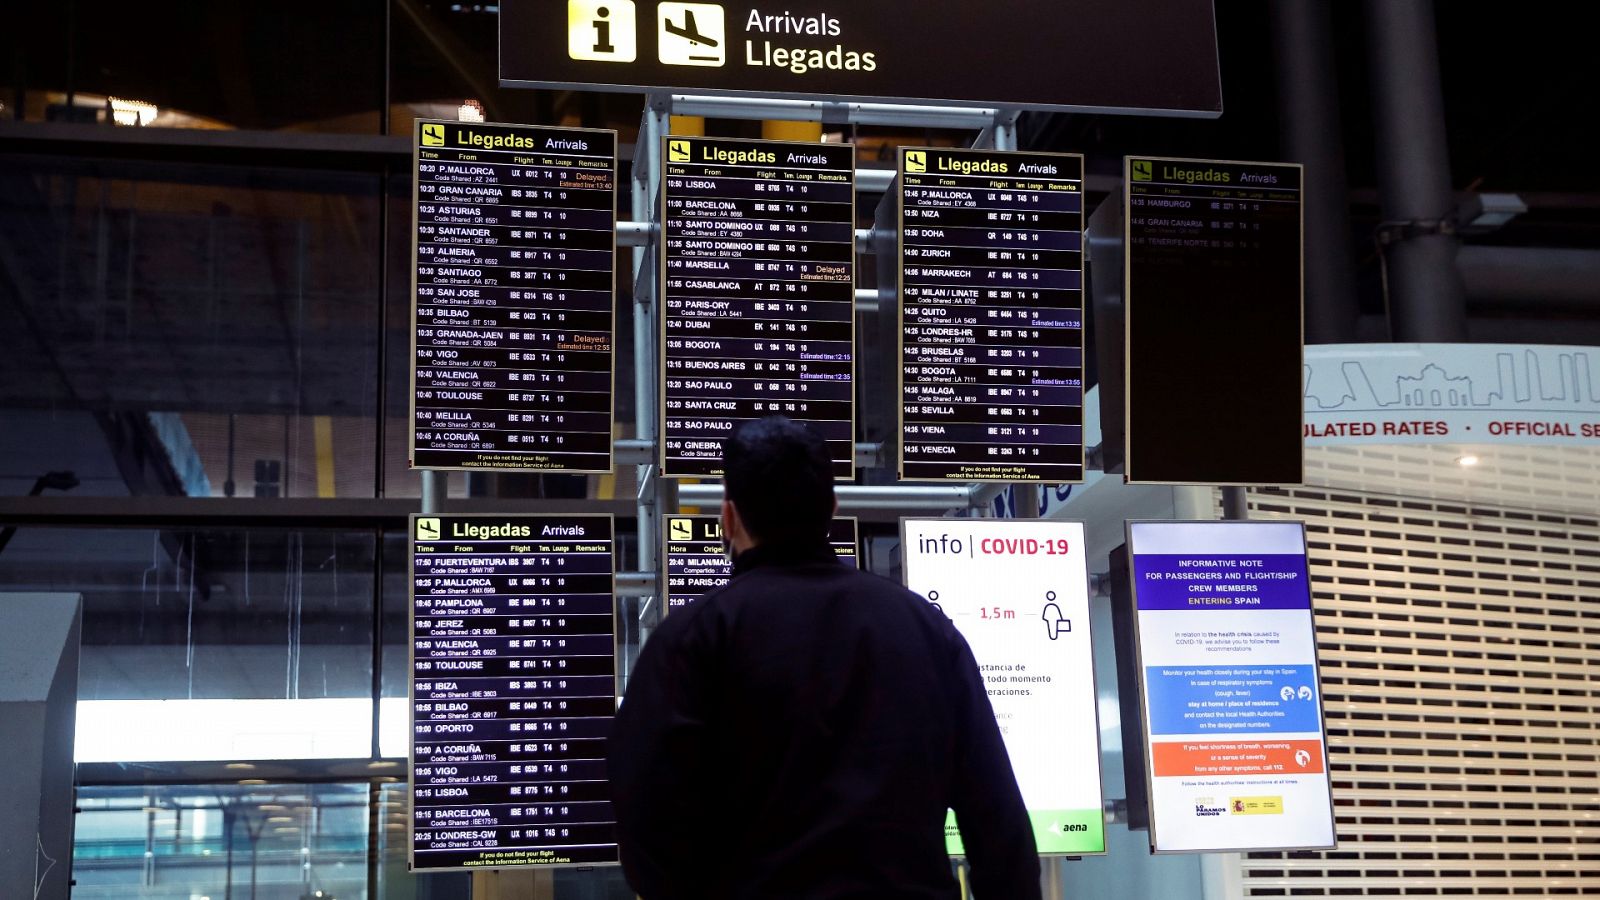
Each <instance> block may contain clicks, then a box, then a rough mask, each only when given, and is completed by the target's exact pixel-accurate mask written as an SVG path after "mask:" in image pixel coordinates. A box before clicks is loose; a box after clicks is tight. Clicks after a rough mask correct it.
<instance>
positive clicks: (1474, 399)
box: [1305, 345, 1600, 413]
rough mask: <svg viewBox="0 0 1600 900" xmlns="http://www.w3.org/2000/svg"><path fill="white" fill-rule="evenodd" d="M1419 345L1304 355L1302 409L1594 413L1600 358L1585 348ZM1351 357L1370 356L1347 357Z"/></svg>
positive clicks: (1599, 400) (1599, 393)
mask: <svg viewBox="0 0 1600 900" xmlns="http://www.w3.org/2000/svg"><path fill="white" fill-rule="evenodd" d="M1424 346H1425V345H1419V347H1418V349H1417V350H1415V351H1412V352H1407V351H1406V350H1404V349H1403V348H1401V347H1396V348H1395V349H1394V352H1393V353H1385V354H1382V355H1376V356H1374V355H1372V354H1371V353H1370V348H1368V347H1365V346H1363V347H1362V348H1361V351H1360V352H1358V353H1348V354H1347V353H1342V352H1340V349H1339V348H1338V347H1334V346H1330V347H1327V348H1325V357H1324V358H1321V359H1317V358H1310V357H1308V359H1307V360H1306V365H1305V383H1306V391H1305V397H1306V412H1308V413H1312V412H1344V413H1348V412H1387V411H1399V410H1428V409H1485V410H1489V409H1497V410H1519V411H1523V412H1539V411H1546V412H1572V411H1582V410H1589V409H1594V410H1600V384H1597V383H1596V380H1595V372H1596V371H1597V370H1600V361H1597V360H1595V359H1594V357H1596V356H1597V355H1600V353H1597V352H1596V351H1593V350H1590V349H1588V348H1583V347H1545V348H1537V349H1536V348H1532V347H1503V346H1502V347H1496V346H1494V345H1483V346H1478V347H1464V346H1459V345H1441V346H1432V347H1426V349H1423V347H1424ZM1317 349H1319V350H1321V349H1324V348H1317ZM1308 350H1311V348H1308ZM1491 353H1492V354H1493V366H1492V369H1491V367H1489V366H1488V363H1489V362H1490V360H1489V354H1491ZM1355 355H1360V356H1363V357H1368V358H1367V359H1366V360H1365V361H1363V360H1359V359H1351V358H1350V357H1351V356H1355ZM1419 362H1420V363H1422V364H1421V366H1420V368H1418V367H1417V366H1416V364H1417V363H1419ZM1368 365H1371V366H1372V367H1373V369H1374V370H1376V371H1375V372H1369V371H1368V368H1367V367H1368ZM1402 368H1403V369H1404V373H1401V372H1400V371H1397V370H1401V369H1402ZM1468 373H1470V374H1468ZM1380 386H1381V387H1380Z"/></svg>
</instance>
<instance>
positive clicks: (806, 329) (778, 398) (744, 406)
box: [661, 137, 856, 478]
mask: <svg viewBox="0 0 1600 900" xmlns="http://www.w3.org/2000/svg"><path fill="white" fill-rule="evenodd" d="M663 156H664V158H665V160H666V162H665V164H664V167H665V168H664V172H663V175H662V179H661V183H662V204H663V210H662V220H661V223H662V224H661V227H662V230H663V240H662V247H661V279H662V283H661V297H662V311H661V319H662V330H661V361H662V372H661V404H662V418H661V449H662V456H661V474H662V475H665V476H667V477H669V478H677V477H683V476H690V477H693V476H700V475H721V474H722V443H723V441H724V440H726V439H727V437H728V436H729V435H731V434H732V433H733V430H734V429H735V428H737V427H738V426H739V424H740V423H742V422H745V421H748V420H750V419H761V418H765V417H767V416H771V415H785V416H788V417H789V418H791V419H794V420H796V421H799V422H804V423H806V424H807V425H809V426H810V427H811V428H812V430H814V431H815V432H816V433H817V434H818V435H820V436H821V437H822V438H823V439H824V440H826V441H827V442H828V450H829V454H830V455H831V457H832V459H833V466H834V475H835V476H836V477H840V478H848V477H849V476H851V475H852V474H853V473H854V472H855V386H854V385H855V323H856V313H855V258H856V244H855V239H856V238H855V197H856V193H855V148H854V147H852V146H850V145H849V144H793V143H780V142H775V141H744V140H732V139H724V138H686V137H668V138H666V139H665V141H664V146H663Z"/></svg>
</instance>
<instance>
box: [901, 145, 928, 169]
mask: <svg viewBox="0 0 1600 900" xmlns="http://www.w3.org/2000/svg"><path fill="white" fill-rule="evenodd" d="M906 171H907V172H926V171H928V154H927V153H925V152H923V151H921V150H907V151H906Z"/></svg>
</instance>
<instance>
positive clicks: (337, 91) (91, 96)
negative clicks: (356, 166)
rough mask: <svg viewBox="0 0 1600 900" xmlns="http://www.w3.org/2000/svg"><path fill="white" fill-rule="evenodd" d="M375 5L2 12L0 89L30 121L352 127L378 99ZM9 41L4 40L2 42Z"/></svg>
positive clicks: (116, 6)
mask: <svg viewBox="0 0 1600 900" xmlns="http://www.w3.org/2000/svg"><path fill="white" fill-rule="evenodd" d="M382 12H383V8H382V5H381V4H379V3H372V2H345V3H325V2H315V0H279V2H275V3H271V4H260V3H195V2H190V0H144V2H140V3H123V2H118V0H74V2H72V3H37V4H26V5H22V6H18V7H17V8H16V9H15V10H14V11H12V12H10V13H8V21H7V23H6V24H7V27H6V29H5V30H4V31H0V49H9V50H11V51H12V52H11V54H8V55H6V56H5V58H6V59H7V63H6V65H5V69H4V70H0V80H5V81H7V82H9V83H10V86H11V87H12V89H13V90H12V92H11V93H10V94H9V95H8V96H7V97H6V98H5V101H6V103H7V104H8V105H10V104H12V103H14V102H16V101H15V99H14V98H15V97H16V93H17V91H19V90H20V91H22V92H23V94H24V96H23V98H22V99H23V101H24V102H23V107H24V111H25V117H26V118H27V119H29V120H32V121H44V120H48V121H58V122H59V121H69V122H85V123H101V124H106V123H115V124H118V125H125V126H134V125H140V126H147V127H157V128H162V127H165V128H203V129H224V128H249V129H292V130H296V131H325V132H328V131H332V132H360V133H368V134H373V133H376V132H377V131H378V129H379V118H378V111H379V109H380V108H381V106H382V104H383V42H384V18H383V15H382ZM7 45H11V46H7Z"/></svg>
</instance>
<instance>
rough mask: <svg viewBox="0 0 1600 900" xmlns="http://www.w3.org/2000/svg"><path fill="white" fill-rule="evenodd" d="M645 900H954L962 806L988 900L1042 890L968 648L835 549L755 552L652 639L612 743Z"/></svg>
mask: <svg viewBox="0 0 1600 900" xmlns="http://www.w3.org/2000/svg"><path fill="white" fill-rule="evenodd" d="M609 765H610V771H609V777H610V779H611V785H612V793H613V799H614V801H615V807H616V814H617V821H618V828H619V840H620V842H621V845H622V865H623V870H624V872H625V873H626V875H627V877H628V881H629V883H630V884H631V885H632V886H633V888H634V890H636V891H638V892H639V894H640V895H641V896H642V897H643V898H644V900H789V898H794V900H800V898H804V900H844V898H852V900H854V898H859V900H934V898H938V900H948V898H954V897H957V896H958V895H959V892H958V889H957V886H956V884H955V881H954V879H953V878H952V877H951V874H950V865H949V861H948V859H947V857H946V855H945V835H944V824H945V812H946V810H947V809H953V810H955V813H956V818H957V823H958V824H959V826H960V828H961V835H962V839H963V841H964V842H965V847H966V852H967V857H968V860H969V862H970V865H971V875H972V888H973V892H974V894H975V895H976V897H977V898H978V900H1032V898H1037V897H1039V896H1040V893H1039V862H1038V856H1037V854H1036V851H1035V847H1034V842H1033V831H1032V827H1031V826H1030V824H1029V821H1028V816H1027V813H1026V811H1025V810H1024V808H1023V805H1022V797H1021V794H1020V793H1019V792H1018V790H1017V784H1016V780H1015V777H1014V776H1013V775H1012V772H1011V762H1010V760H1009V758H1008V757H1007V756H1006V751H1005V746H1004V744H1003V743H1002V742H1001V738H1000V731H999V728H998V727H997V726H996V724H995V720H994V713H993V711H992V709H991V708H990V706H989V698H988V695H987V693H985V691H984V687H983V679H982V677H981V676H980V675H979V673H978V667H977V664H976V663H975V662H974V661H973V657H972V651H971V650H970V649H969V648H968V647H967V643H966V641H965V640H964V639H963V638H962V637H961V635H960V633H959V632H957V631H956V629H955V626H954V625H952V624H951V622H950V620H949V619H948V618H946V617H945V616H944V614H943V613H941V612H940V611H939V610H938V609H936V608H935V607H933V606H932V605H931V604H929V603H928V602H927V601H926V600H924V599H923V598H921V597H919V596H917V595H916V594H913V593H911V592H910V591H908V590H906V589H905V588H903V587H901V586H899V585H898V584H895V583H894V582H892V581H889V580H887V579H884V578H880V577H878V576H875V575H870V574H867V573H864V572H859V571H857V570H856V569H854V568H853V567H850V566H846V565H843V564H841V563H840V562H839V561H838V560H837V559H836V558H835V557H834V555H833V551H832V550H831V549H830V548H828V547H827V546H826V545H825V544H819V545H817V546H815V547H805V548H793V547H790V548H781V547H769V546H761V547H756V548H755V549H753V550H750V551H747V552H746V553H743V554H741V555H740V556H739V558H738V559H737V560H736V561H735V565H734V578H733V580H732V582H730V583H729V584H728V585H727V586H726V587H724V588H721V589H719V590H717V591H714V592H712V593H710V594H708V595H707V596H705V597H704V598H702V599H700V600H697V601H695V602H693V603H690V604H689V605H688V606H687V607H685V608H684V609H682V610H679V611H677V612H674V613H673V614H671V615H669V616H667V617H666V618H665V620H664V621H663V622H662V624H661V626H660V627H659V628H658V629H656V631H655V634H654V635H653V636H651V637H650V639H649V640H648V641H647V642H646V644H645V648H644V651H643V653H642V654H641V655H640V657H639V662H638V665H637V667H636V668H635V669H634V671H633V674H632V676H631V677H630V679H629V683H628V692H627V698H626V700H625V701H624V702H623V704H622V709H621V711H620V712H619V713H618V716H617V721H616V727H615V730H614V732H613V735H612V739H611V745H610V761H609Z"/></svg>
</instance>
